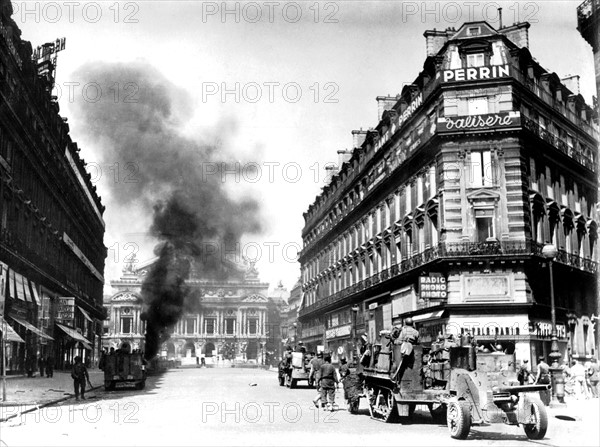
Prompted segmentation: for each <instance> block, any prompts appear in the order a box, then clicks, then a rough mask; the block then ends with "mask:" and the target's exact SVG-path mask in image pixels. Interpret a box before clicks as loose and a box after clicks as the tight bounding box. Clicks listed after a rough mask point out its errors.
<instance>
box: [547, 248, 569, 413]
mask: <svg viewBox="0 0 600 447" xmlns="http://www.w3.org/2000/svg"><path fill="white" fill-rule="evenodd" d="M557 254H558V250H557V249H556V246H554V245H553V244H546V245H544V247H543V248H542V256H543V257H544V258H546V259H547V260H548V271H549V272H550V318H551V322H552V333H551V340H552V341H551V345H550V355H549V357H550V359H551V361H552V366H551V368H550V371H551V372H552V382H553V386H552V389H553V392H554V395H555V396H556V398H557V399H558V400H559V401H560V402H562V401H563V398H564V380H563V377H562V370H561V369H560V367H559V366H558V359H559V358H560V352H559V350H558V336H557V332H556V305H555V302H554V275H553V272H552V262H553V261H554V259H555V258H556V255H557Z"/></svg>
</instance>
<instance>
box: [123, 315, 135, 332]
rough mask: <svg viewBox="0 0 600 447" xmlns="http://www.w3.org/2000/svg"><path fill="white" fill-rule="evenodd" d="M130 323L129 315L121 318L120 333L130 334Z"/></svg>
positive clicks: (131, 319) (131, 321)
mask: <svg viewBox="0 0 600 447" xmlns="http://www.w3.org/2000/svg"><path fill="white" fill-rule="evenodd" d="M132 323H133V318H131V317H123V318H121V333H122V334H131V327H132Z"/></svg>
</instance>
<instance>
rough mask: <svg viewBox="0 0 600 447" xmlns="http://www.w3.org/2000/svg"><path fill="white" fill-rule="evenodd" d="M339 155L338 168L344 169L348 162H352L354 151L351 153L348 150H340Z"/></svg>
mask: <svg viewBox="0 0 600 447" xmlns="http://www.w3.org/2000/svg"><path fill="white" fill-rule="evenodd" d="M337 154H338V167H339V169H342V165H343V164H344V163H346V162H347V161H348V160H350V157H352V151H349V150H347V149H340V150H339V151H337Z"/></svg>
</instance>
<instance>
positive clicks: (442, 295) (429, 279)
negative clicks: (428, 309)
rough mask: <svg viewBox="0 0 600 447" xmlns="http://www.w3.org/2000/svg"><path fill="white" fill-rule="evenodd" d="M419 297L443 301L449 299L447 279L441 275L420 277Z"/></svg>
mask: <svg viewBox="0 0 600 447" xmlns="http://www.w3.org/2000/svg"><path fill="white" fill-rule="evenodd" d="M419 296H420V297H421V299H434V300H443V299H446V298H447V297H448V286H447V284H446V278H444V277H443V276H441V275H434V274H432V275H429V276H420V277H419Z"/></svg>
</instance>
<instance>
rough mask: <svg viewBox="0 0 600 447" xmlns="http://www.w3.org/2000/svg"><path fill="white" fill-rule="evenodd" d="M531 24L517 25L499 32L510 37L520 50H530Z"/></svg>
mask: <svg viewBox="0 0 600 447" xmlns="http://www.w3.org/2000/svg"><path fill="white" fill-rule="evenodd" d="M530 26H531V25H530V24H529V22H522V23H515V24H513V25H512V26H507V27H506V28H502V29H499V30H498V32H499V33H501V34H504V35H505V36H506V37H508V38H509V39H510V40H511V41H512V43H514V44H515V45H517V46H518V47H519V48H529V27H530Z"/></svg>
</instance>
